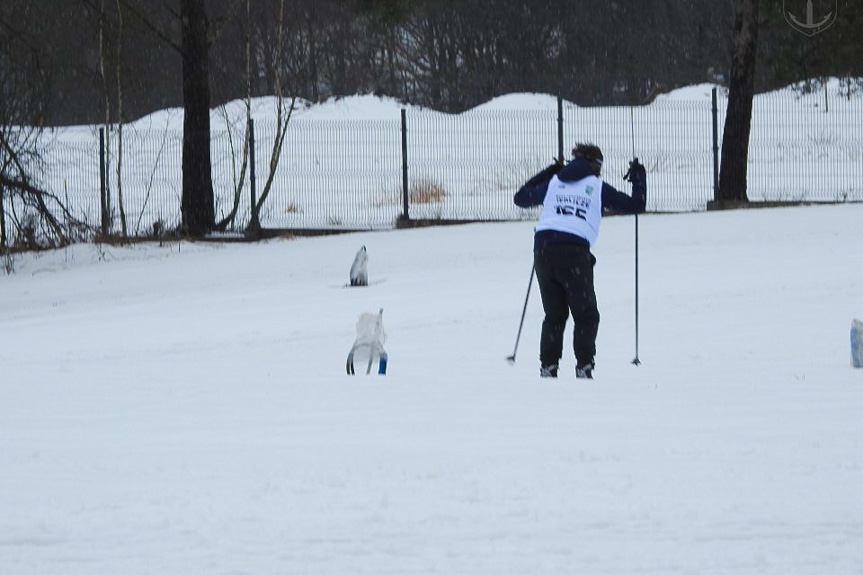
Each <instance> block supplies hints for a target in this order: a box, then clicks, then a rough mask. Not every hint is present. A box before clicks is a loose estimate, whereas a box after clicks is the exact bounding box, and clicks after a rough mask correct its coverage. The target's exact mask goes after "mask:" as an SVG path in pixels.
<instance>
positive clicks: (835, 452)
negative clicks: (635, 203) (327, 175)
mask: <svg viewBox="0 0 863 575" xmlns="http://www.w3.org/2000/svg"><path fill="white" fill-rule="evenodd" d="M861 222H863V206H861V205H845V206H826V207H805V208H785V209H776V210H766V209H763V210H750V211H738V212H722V213H716V212H709V213H698V214H683V215H646V216H642V217H641V218H639V231H640V246H641V247H640V280H641V281H640V297H639V302H640V350H639V355H640V359H641V360H642V362H643V365H641V366H640V367H635V366H633V365H631V363H630V361H631V360H632V359H633V355H634V286H633V283H634V279H633V278H634V264H633V262H634V257H633V255H634V254H633V252H634V250H633V243H634V242H633V240H634V237H633V236H634V225H633V224H634V220H633V219H632V218H608V219H606V221H605V222H604V224H603V233H602V237H601V238H600V241H599V243H598V245H597V247H596V250H595V252H596V255H597V257H598V260H599V262H598V264H597V268H596V269H597V291H598V296H599V301H600V309H601V312H602V325H601V328H600V336H599V341H598V348H599V351H598V355H597V379H595V380H593V381H582V380H578V381H576V380H575V378H574V373H573V372H574V364H573V360H572V353H571V350H570V349H569V343H567V351H566V355H565V357H564V361H563V363H562V373H563V377H562V378H561V379H559V380H556V381H549V380H541V379H540V378H539V377H538V361H537V359H536V358H537V354H538V340H539V328H540V323H541V318H542V313H541V307H540V304H539V297H538V292H537V290H536V288H535V286H534V289H533V292H532V294H531V298H530V300H529V305H528V310H527V318H526V321H525V326H524V332H523V334H522V340H521V345H520V347H519V350H518V358H517V363H516V364H515V365H514V366H510V365H509V364H508V363H507V362H506V361H505V357H506V356H507V355H509V354H511V353H512V351H513V344H514V341H515V335H516V330H517V328H518V320H519V317H520V314H521V310H522V305H523V303H524V295H525V288H526V285H527V280H528V276H529V273H530V266H531V241H532V225H533V224H532V222H514V223H505V224H485V225H469V226H459V227H448V228H434V229H421V230H406V231H386V232H368V233H362V234H350V235H342V236H330V237H322V238H314V239H298V240H293V241H286V240H273V241H270V242H267V243H264V244H260V245H225V244H212V243H196V244H192V243H182V244H178V243H172V244H165V245H163V246H159V245H157V244H141V245H136V246H134V247H130V248H118V247H108V246H104V247H102V248H99V247H97V246H93V245H78V246H74V247H72V248H69V249H66V250H63V251H57V252H52V253H46V254H29V255H21V256H17V257H16V260H15V262H14V264H15V268H16V273H15V274H14V275H11V276H3V277H0V334H2V342H3V344H2V346H0V364H2V383H0V469H2V473H0V510H2V511H0V573H3V574H4V575H46V574H51V575H93V574H123V575H136V574H159V575H192V574H206V575H236V574H249V575H261V574H288V573H290V574H299V573H315V574H317V573H321V574H323V573H326V574H343V573H361V574H374V575H380V574H385V573H393V574H426V573H441V574H480V573H484V574H502V573H513V574H523V573H536V574H549V575H559V574H561V573H591V574H594V573H609V574H621V573H641V574H657V575H660V574H661V575H667V574H671V573H681V574H683V573H686V574H690V573H710V574H719V573H732V574H747V575H748V574H752V573H760V574H776V575H787V574H790V573H793V574H812V575H824V574H830V575H837V574H859V573H861V572H863V495H861V493H863V492H861V489H863V487H861V486H863V370H855V369H853V368H851V367H850V344H849V329H850V325H851V321H852V319H853V318H854V317H857V318H861V316H863V295H861V294H863V272H861V270H863V249H861V246H860V239H861ZM362 245H365V246H367V249H368V253H369V258H370V259H369V272H370V280H371V281H372V283H373V284H374V285H371V286H370V287H368V288H351V289H344V288H343V287H342V286H343V285H344V284H345V283H346V282H347V280H348V277H347V276H348V269H349V267H350V264H351V262H352V260H353V257H354V254H355V252H356V251H357V249H359V247H360V246H362ZM381 307H382V308H384V310H385V311H384V325H385V328H386V330H387V333H388V335H389V339H388V341H387V351H388V352H389V356H390V364H389V373H388V375H386V376H365V375H362V376H355V377H349V376H347V375H345V373H344V362H345V356H346V353H347V351H348V349H349V348H350V346H351V344H352V342H353V340H354V335H355V333H354V324H355V322H356V319H357V317H358V316H359V314H360V313H362V312H367V311H368V312H377V310H378V309H379V308H381Z"/></svg>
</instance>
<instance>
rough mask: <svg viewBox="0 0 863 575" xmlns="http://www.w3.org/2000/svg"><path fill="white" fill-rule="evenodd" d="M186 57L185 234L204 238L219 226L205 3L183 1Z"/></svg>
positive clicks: (183, 55) (182, 27)
mask: <svg viewBox="0 0 863 575" xmlns="http://www.w3.org/2000/svg"><path fill="white" fill-rule="evenodd" d="M180 18H181V30H182V46H181V47H182V49H181V52H182V57H183V106H184V108H185V118H184V122H183V199H182V206H181V209H182V213H183V231H184V232H185V233H187V234H189V235H190V236H193V237H194V236H202V235H204V234H206V233H207V232H209V231H212V229H213V228H214V226H215V219H216V216H215V209H214V203H213V180H212V177H211V162H210V64H209V38H208V28H209V25H208V22H207V14H206V9H205V7H204V0H181V2H180Z"/></svg>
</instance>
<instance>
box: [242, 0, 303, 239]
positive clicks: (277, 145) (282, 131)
mask: <svg viewBox="0 0 863 575" xmlns="http://www.w3.org/2000/svg"><path fill="white" fill-rule="evenodd" d="M278 22H279V33H278V42H277V44H276V46H277V48H276V135H275V138H274V140H273V148H272V151H271V152H270V165H269V168H270V171H269V174H268V175H267V181H266V183H265V184H264V188H263V190H262V191H261V197H260V198H258V201H257V203H256V204H255V205H254V206H252V210H254V212H253V214H252V218H251V221H252V224H251V225H252V226H256V225H258V222H260V218H259V216H260V213H261V208H262V207H263V205H264V203H265V202H266V201H267V197H268V196H269V195H270V190H271V189H272V186H273V179H274V178H275V176H276V170H277V169H278V167H279V159H280V158H281V157H282V148H283V146H284V144H285V136H286V135H287V133H288V125H289V124H290V122H291V115H292V114H293V111H294V107H295V105H296V102H297V97H296V95H293V96H292V97H291V103H290V105H288V106H287V109H286V106H285V96H284V87H283V85H282V43H283V40H284V29H285V0H280V3H279V15H278ZM259 231H260V230H256V229H252V230H250V233H251V234H252V235H257V234H258V232H259Z"/></svg>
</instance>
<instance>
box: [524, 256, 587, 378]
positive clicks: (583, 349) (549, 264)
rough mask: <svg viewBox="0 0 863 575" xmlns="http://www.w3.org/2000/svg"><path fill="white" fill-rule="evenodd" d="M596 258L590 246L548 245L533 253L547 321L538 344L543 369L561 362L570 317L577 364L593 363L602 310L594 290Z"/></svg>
mask: <svg viewBox="0 0 863 575" xmlns="http://www.w3.org/2000/svg"><path fill="white" fill-rule="evenodd" d="M595 263H596V258H595V257H593V254H591V253H590V248H589V247H588V246H587V244H579V243H549V244H545V245H544V246H542V247H540V248H538V249H536V250H534V264H535V266H536V279H537V282H538V283H539V293H540V296H541V297H542V307H543V309H544V310H545V319H544V320H543V322H542V336H541V338H540V343H539V360H540V362H541V363H542V365H544V366H548V365H553V364H556V363H558V362H559V361H560V358H561V355H563V333H564V331H565V329H566V321H567V318H568V317H569V315H570V314H572V319H573V321H574V322H575V327H574V330H573V351H574V352H575V359H576V364H577V365H578V366H583V365H585V364H588V363H592V362H593V358H594V355H596V334H597V332H598V330H599V309H598V308H597V304H596V292H595V291H594V289H593V266H594V264H595Z"/></svg>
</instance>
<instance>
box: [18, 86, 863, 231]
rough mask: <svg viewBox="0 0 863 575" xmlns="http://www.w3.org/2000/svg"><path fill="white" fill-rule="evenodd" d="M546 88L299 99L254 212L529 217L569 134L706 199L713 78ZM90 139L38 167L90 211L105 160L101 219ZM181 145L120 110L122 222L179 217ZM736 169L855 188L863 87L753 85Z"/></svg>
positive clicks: (612, 161)
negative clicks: (523, 203) (515, 100)
mask: <svg viewBox="0 0 863 575" xmlns="http://www.w3.org/2000/svg"><path fill="white" fill-rule="evenodd" d="M716 96H718V97H716ZM537 101H538V102H542V100H541V99H538V100H537ZM546 103H547V104H548V105H546V106H545V107H542V108H541V109H535V110H525V109H493V110H490V109H487V108H485V109H483V108H480V109H477V110H473V111H469V112H465V113H463V114H459V115H449V114H443V113H438V112H433V111H427V110H412V109H409V110H402V111H400V110H399V109H398V108H394V110H393V116H392V118H391V119H342V120H335V119H315V118H311V117H303V116H302V115H299V116H297V117H295V118H294V119H292V120H291V123H290V125H289V127H288V131H287V137H286V140H285V143H284V147H283V150H282V154H281V157H280V159H279V164H278V168H277V170H276V173H275V174H274V176H273V183H272V190H271V191H270V194H269V196H268V199H267V202H266V203H265V205H264V206H263V208H262V210H261V212H260V225H261V226H262V227H264V228H292V229H317V228H339V229H379V228H389V227H393V226H394V225H395V222H396V220H397V219H398V218H399V217H407V218H409V219H447V220H518V219H529V218H532V217H535V212H532V211H524V210H520V209H519V208H517V207H515V206H514V205H513V203H512V196H513V194H514V193H515V191H516V190H517V189H518V187H519V186H520V185H521V184H522V183H523V182H524V181H525V180H526V179H528V178H529V177H530V176H531V175H532V174H533V173H535V172H536V171H538V170H539V169H541V168H542V167H544V166H546V165H547V164H548V163H550V162H551V161H552V159H553V158H556V157H558V156H560V155H561V154H563V156H564V157H568V155H569V149H570V148H571V146H572V144H573V143H575V142H578V141H592V142H594V143H596V144H598V145H600V147H601V148H602V149H603V152H604V155H605V163H604V169H603V176H604V179H606V180H607V181H608V182H609V183H611V184H612V185H615V186H617V187H619V188H621V189H623V190H626V191H628V189H629V188H628V185H625V184H624V183H623V181H622V175H623V173H624V172H625V171H626V168H627V165H628V162H629V160H630V159H631V158H632V156H633V155H637V156H638V157H639V158H640V159H641V161H642V163H644V164H645V165H646V166H647V171H648V204H647V209H648V211H654V212H658V211H695V210H703V209H705V208H706V206H707V203H708V202H709V201H711V200H712V199H714V187H715V178H716V173H717V169H718V166H717V161H718V155H717V153H716V143H715V142H714V134H715V135H716V138H717V140H718V141H721V138H722V129H723V125H724V116H725V107H726V102H725V100H724V96H723V95H722V94H721V93H719V94H718V95H717V94H714V98H711V93H710V92H709V91H702V92H701V93H699V94H698V95H697V97H693V98H691V99H673V98H667V99H661V98H660V99H659V100H658V101H656V102H654V103H653V104H651V105H649V106H642V107H632V108H630V107H605V108H582V107H578V106H575V105H573V104H570V103H568V102H562V101H560V100H558V101H557V105H554V99H553V98H549V99H548V100H547V102H546ZM174 120H176V118H174ZM277 131H278V126H276V124H275V122H274V121H273V120H266V119H258V120H256V121H255V135H256V138H255V145H256V149H255V150H256V154H255V156H256V161H255V165H254V169H255V172H256V175H257V177H256V185H257V187H258V188H261V187H262V186H263V182H265V181H266V180H267V177H268V175H269V169H270V158H271V149H272V144H273V142H274V140H275V138H276V135H277ZM245 133H246V130H245V126H240V127H239V128H237V127H231V126H230V125H228V127H227V128H217V129H214V130H213V132H212V136H211V142H210V145H211V154H212V177H213V185H214V193H215V206H216V213H217V218H219V219H220V218H222V217H224V216H225V214H227V213H229V212H230V211H231V209H232V207H233V206H234V200H235V194H237V193H239V205H238V210H237V215H236V218H235V222H234V228H235V229H238V230H241V229H244V228H245V227H246V226H247V225H248V224H249V221H250V219H251V210H250V199H249V198H250V193H249V192H250V190H249V177H248V176H246V177H245V178H243V180H242V181H241V180H240V174H241V166H242V163H243V149H244V146H243V141H244V140H243V138H244V137H245ZM105 146H106V152H107V154H106V158H107V164H106V167H105V170H104V173H102V174H100V164H99V155H100V149H99V135H98V130H97V129H96V128H85V129H67V130H63V131H58V132H56V133H53V134H46V136H45V145H44V148H43V149H44V161H45V169H44V171H43V173H42V174H41V177H40V181H39V183H40V184H41V185H43V186H45V187H46V188H47V189H49V190H51V191H52V192H53V193H55V194H56V195H57V196H58V197H61V198H64V199H65V200H66V201H67V203H68V206H69V208H70V209H71V212H72V214H73V215H75V216H76V217H78V218H80V219H81V220H83V221H85V222H88V223H91V224H92V225H94V227H96V226H98V224H99V222H100V217H101V201H102V199H101V197H100V194H101V193H102V192H101V188H100V175H104V176H105V180H106V187H105V190H106V194H107V196H106V198H105V205H106V207H107V209H108V215H109V220H110V225H111V229H112V230H113V231H116V230H117V229H118V220H117V212H118V197H117V196H118V194H117V157H118V154H117V138H116V136H112V137H110V138H109V139H108V141H107V143H106V144H105ZM181 156H182V130H181V129H180V128H179V127H176V122H175V121H173V122H171V121H168V122H166V123H165V125H164V126H163V127H161V128H158V127H155V126H154V123H153V122H151V123H149V124H148V125H147V127H144V126H143V125H141V123H138V124H130V125H127V126H124V137H123V160H122V168H121V180H122V190H123V206H124V211H125V213H126V220H127V230H128V233H129V234H132V235H144V234H148V233H149V232H150V231H151V230H152V228H153V225H154V224H155V223H156V222H159V224H160V225H161V226H163V227H164V228H166V229H169V228H172V227H175V226H177V225H179V223H180V199H181V187H182V165H181ZM748 171H749V177H748V182H749V183H748V196H749V199H750V200H752V201H816V202H817V201H825V202H826V201H863V97H861V96H860V95H853V94H849V95H848V96H847V97H846V96H845V95H843V94H842V93H840V92H838V91H837V93H835V94H833V93H830V94H827V95H825V94H812V95H802V96H801V95H798V94H795V93H792V92H787V91H783V92H779V93H774V94H766V95H760V96H757V97H756V99H755V104H754V112H753V121H752V134H751V140H750V148H749V166H748ZM257 193H258V195H260V189H259V190H257ZM7 201H10V200H8V199H7Z"/></svg>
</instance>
